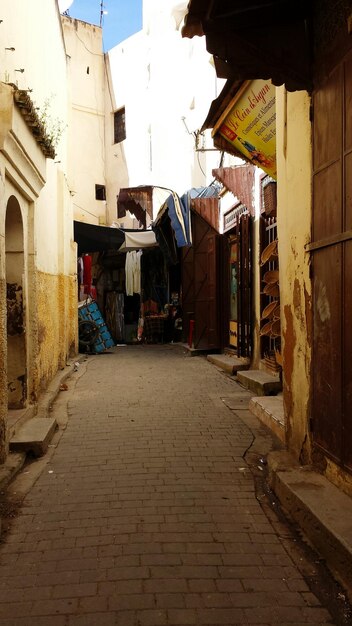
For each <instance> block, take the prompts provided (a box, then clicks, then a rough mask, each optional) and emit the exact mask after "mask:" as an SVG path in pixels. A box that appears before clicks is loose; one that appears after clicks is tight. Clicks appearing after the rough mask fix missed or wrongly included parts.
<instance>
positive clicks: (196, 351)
mask: <svg viewBox="0 0 352 626" xmlns="http://www.w3.org/2000/svg"><path fill="white" fill-rule="evenodd" d="M178 345H181V346H182V348H184V350H186V351H187V353H188V356H207V354H213V353H216V352H219V348H192V347H191V346H189V345H188V343H182V344H178Z"/></svg>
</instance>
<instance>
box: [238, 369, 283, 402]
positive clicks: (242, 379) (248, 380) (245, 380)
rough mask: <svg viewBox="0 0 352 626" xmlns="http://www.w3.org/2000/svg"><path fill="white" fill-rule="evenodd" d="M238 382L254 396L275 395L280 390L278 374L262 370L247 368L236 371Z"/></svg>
mask: <svg viewBox="0 0 352 626" xmlns="http://www.w3.org/2000/svg"><path fill="white" fill-rule="evenodd" d="M237 380H238V382H239V383H240V384H241V385H243V387H245V388H246V389H249V390H250V391H252V392H253V393H254V394H255V395H256V396H275V395H276V394H278V393H279V392H280V391H282V385H281V381H280V378H279V376H278V375H277V376H274V375H273V374H267V373H266V372H264V371H263V370H247V371H245V372H238V374H237Z"/></svg>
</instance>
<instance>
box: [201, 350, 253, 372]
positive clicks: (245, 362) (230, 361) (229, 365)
mask: <svg viewBox="0 0 352 626" xmlns="http://www.w3.org/2000/svg"><path fill="white" fill-rule="evenodd" d="M207 359H208V361H210V363H213V365H216V367H219V368H220V369H222V370H224V372H227V374H231V376H233V375H234V374H237V372H239V371H241V370H247V369H248V368H249V364H250V361H249V359H239V358H238V357H235V356H229V355H227V354H208V356H207Z"/></svg>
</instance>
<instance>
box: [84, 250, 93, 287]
mask: <svg viewBox="0 0 352 626" xmlns="http://www.w3.org/2000/svg"><path fill="white" fill-rule="evenodd" d="M83 282H84V284H85V285H86V287H88V288H89V287H90V286H91V284H92V257H91V256H89V254H85V255H84V256H83Z"/></svg>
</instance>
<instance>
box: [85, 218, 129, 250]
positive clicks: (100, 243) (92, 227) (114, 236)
mask: <svg viewBox="0 0 352 626" xmlns="http://www.w3.org/2000/svg"><path fill="white" fill-rule="evenodd" d="M73 228H74V240H75V242H76V243H77V245H78V255H81V254H84V253H85V252H103V251H104V250H118V249H119V248H120V246H121V244H122V243H123V242H124V241H125V235H124V233H123V231H122V230H119V229H118V228H110V227H109V226H98V225H97V224H86V223H85V222H76V221H74V222H73Z"/></svg>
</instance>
